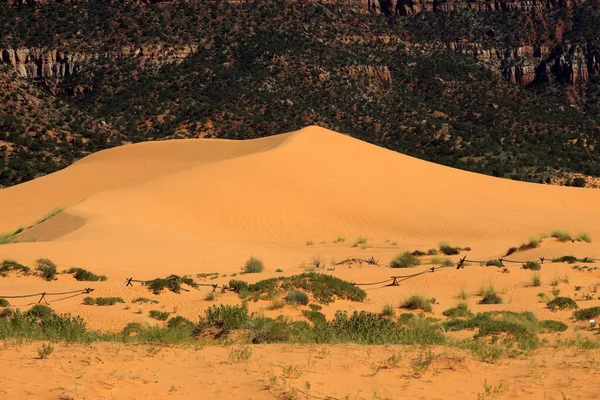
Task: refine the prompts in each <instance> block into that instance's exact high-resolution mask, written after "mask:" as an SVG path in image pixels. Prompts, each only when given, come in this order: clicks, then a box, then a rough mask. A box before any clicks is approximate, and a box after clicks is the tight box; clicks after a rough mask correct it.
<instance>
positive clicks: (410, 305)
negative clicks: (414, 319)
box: [400, 295, 432, 312]
mask: <svg viewBox="0 0 600 400" xmlns="http://www.w3.org/2000/svg"><path fill="white" fill-rule="evenodd" d="M400 308H405V309H407V310H423V311H426V312H431V311H432V308H431V302H430V301H429V300H428V299H426V298H425V297H423V296H420V295H413V296H411V297H409V298H408V299H406V300H405V301H404V302H403V303H402V305H400Z"/></svg>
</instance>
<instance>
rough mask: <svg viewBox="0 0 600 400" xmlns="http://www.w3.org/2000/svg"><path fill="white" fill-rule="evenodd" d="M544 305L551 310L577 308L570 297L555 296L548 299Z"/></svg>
mask: <svg viewBox="0 0 600 400" xmlns="http://www.w3.org/2000/svg"><path fill="white" fill-rule="evenodd" d="M546 306H547V307H548V308H549V309H550V310H552V311H556V310H569V309H571V310H576V309H577V308H579V307H578V306H577V303H575V301H574V300H573V299H570V298H568V297H556V298H554V299H553V300H551V301H549V302H548V303H547V304H546Z"/></svg>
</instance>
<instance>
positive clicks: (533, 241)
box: [519, 236, 542, 250]
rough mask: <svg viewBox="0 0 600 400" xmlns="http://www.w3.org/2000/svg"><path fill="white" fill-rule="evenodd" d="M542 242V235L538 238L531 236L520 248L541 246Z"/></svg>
mask: <svg viewBox="0 0 600 400" xmlns="http://www.w3.org/2000/svg"><path fill="white" fill-rule="evenodd" d="M541 242H542V237H539V238H536V237H533V236H532V237H530V238H529V242H527V243H523V244H522V245H521V246H519V250H529V249H535V248H536V247H539V245H540V243H541Z"/></svg>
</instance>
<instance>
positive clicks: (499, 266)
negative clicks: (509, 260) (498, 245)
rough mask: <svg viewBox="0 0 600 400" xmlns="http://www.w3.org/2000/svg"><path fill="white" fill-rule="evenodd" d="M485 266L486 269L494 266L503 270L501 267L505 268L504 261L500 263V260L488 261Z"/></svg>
mask: <svg viewBox="0 0 600 400" xmlns="http://www.w3.org/2000/svg"><path fill="white" fill-rule="evenodd" d="M485 266H486V267H491V266H494V267H498V268H501V267H504V264H502V261H500V260H488V261H487V262H486V263H485Z"/></svg>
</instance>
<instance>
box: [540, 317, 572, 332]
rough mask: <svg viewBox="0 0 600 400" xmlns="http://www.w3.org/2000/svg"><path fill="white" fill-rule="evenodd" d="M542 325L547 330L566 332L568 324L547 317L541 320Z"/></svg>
mask: <svg viewBox="0 0 600 400" xmlns="http://www.w3.org/2000/svg"><path fill="white" fill-rule="evenodd" d="M540 327H541V328H542V329H543V330H544V331H546V332H564V331H566V330H567V328H568V326H567V325H565V324H563V323H562V322H559V321H553V320H551V319H545V320H543V321H540Z"/></svg>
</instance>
